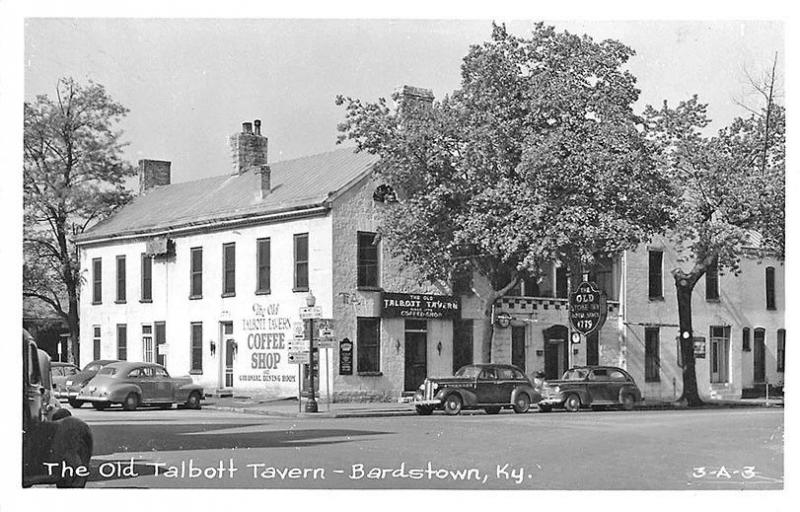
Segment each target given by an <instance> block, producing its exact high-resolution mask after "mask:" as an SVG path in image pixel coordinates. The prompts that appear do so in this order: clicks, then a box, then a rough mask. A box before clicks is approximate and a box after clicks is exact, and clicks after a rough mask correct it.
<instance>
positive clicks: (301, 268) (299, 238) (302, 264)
mask: <svg viewBox="0 0 800 512" xmlns="http://www.w3.org/2000/svg"><path fill="white" fill-rule="evenodd" d="M294 291H296V292H307V291H308V233H300V234H297V235H294Z"/></svg>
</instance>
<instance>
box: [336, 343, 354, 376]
mask: <svg viewBox="0 0 800 512" xmlns="http://www.w3.org/2000/svg"><path fill="white" fill-rule="evenodd" d="M339 375H353V342H352V341H350V340H349V339H347V338H345V339H343V340H342V341H340V342H339Z"/></svg>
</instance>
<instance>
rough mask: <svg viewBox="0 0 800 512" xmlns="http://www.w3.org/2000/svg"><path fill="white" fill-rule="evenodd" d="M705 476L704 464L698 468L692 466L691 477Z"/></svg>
mask: <svg viewBox="0 0 800 512" xmlns="http://www.w3.org/2000/svg"><path fill="white" fill-rule="evenodd" d="M704 476H706V468H705V466H703V467H699V468H692V477H693V478H703V477H704Z"/></svg>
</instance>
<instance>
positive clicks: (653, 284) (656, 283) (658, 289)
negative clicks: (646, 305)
mask: <svg viewBox="0 0 800 512" xmlns="http://www.w3.org/2000/svg"><path fill="white" fill-rule="evenodd" d="M648 255H649V256H648V259H649V270H648V288H647V289H648V292H647V295H648V297H649V298H651V299H663V298H664V282H663V281H664V276H663V273H662V265H663V261H664V252H663V251H649V252H648Z"/></svg>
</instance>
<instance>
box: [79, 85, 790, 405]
mask: <svg viewBox="0 0 800 512" xmlns="http://www.w3.org/2000/svg"><path fill="white" fill-rule="evenodd" d="M403 91H404V92H407V93H409V94H411V96H412V98H411V99H412V100H413V101H430V99H431V98H432V96H431V95H430V93H429V92H427V93H426V92H425V91H424V90H420V89H415V88H406V89H404V90H403ZM420 91H421V92H420ZM423 93H424V94H423ZM260 130H261V127H260V122H259V121H255V123H252V124H251V123H244V124H243V126H242V130H241V132H239V133H236V134H234V135H233V136H232V137H231V150H232V168H231V170H230V171H228V172H227V173H225V174H222V175H220V176H216V177H213V178H206V179H201V180H196V181H190V182H185V183H174V184H173V183H171V180H170V175H171V166H170V163H169V162H166V161H155V160H142V161H140V162H139V182H140V194H139V196H138V197H137V198H136V199H135V200H134V201H133V202H132V203H131V204H129V205H127V206H126V207H124V208H122V209H121V210H120V211H119V212H117V213H116V214H115V215H114V216H112V217H111V218H109V219H108V220H106V221H104V222H102V223H100V224H98V225H96V226H94V227H93V228H92V229H90V230H88V231H87V232H86V233H85V234H84V235H83V236H82V237H81V238H80V240H79V242H78V244H79V247H80V257H81V269H82V272H83V275H84V276H85V278H86V283H87V284H86V287H85V288H84V290H83V293H82V294H81V305H80V306H81V333H82V337H81V350H80V354H81V364H86V363H87V362H89V361H91V360H93V359H101V358H103V359H106V358H119V359H129V360H142V361H155V362H160V363H161V364H164V365H165V366H166V367H167V369H168V370H169V371H170V372H171V373H173V374H186V373H188V374H191V375H192V377H193V379H194V380H195V381H196V382H197V383H200V384H202V385H203V386H204V387H205V388H206V391H207V392H208V393H234V394H237V395H247V396H271V397H291V396H297V394H298V390H299V388H301V387H302V388H305V389H307V388H308V387H309V383H308V376H309V371H310V370H309V368H310V366H309V365H308V364H300V365H298V364H293V363H292V362H291V361H290V358H293V357H297V354H296V352H297V347H298V346H299V347H302V345H303V343H302V342H301V341H300V338H303V337H305V338H307V336H308V331H307V327H308V326H307V325H306V324H304V322H303V321H302V320H301V318H300V309H301V308H303V307H307V306H308V304H309V299H310V296H311V295H313V298H314V300H313V301H314V305H315V306H316V307H319V308H320V310H321V316H322V318H323V319H324V320H322V321H316V322H315V323H316V326H317V327H323V328H325V330H326V332H319V331H318V329H317V328H315V329H314V331H315V332H317V333H318V334H319V335H323V337H329V336H330V335H331V334H332V340H328V341H323V348H321V349H320V350H319V351H318V353H317V356H316V357H317V359H316V361H317V366H318V368H319V369H318V379H317V386H318V390H319V393H320V395H321V397H322V398H323V399H326V398H327V397H328V396H330V397H331V398H332V399H334V400H383V399H392V400H394V399H397V398H398V397H399V396H401V395H402V394H403V393H404V392H408V391H411V390H413V389H415V388H416V387H417V386H418V385H419V384H420V383H421V382H422V380H424V378H425V377H426V376H434V375H447V374H451V373H452V372H453V371H454V369H457V368H458V367H460V366H461V365H463V364H467V363H471V362H480V360H481V353H482V347H481V346H480V342H479V340H481V339H482V335H483V331H482V329H483V328H484V327H483V325H484V324H483V321H482V319H483V315H482V312H481V304H480V300H479V296H478V295H479V294H480V293H481V290H482V289H484V288H482V287H485V283H482V282H481V281H480V279H475V280H474V282H473V283H472V284H471V285H470V286H466V287H464V286H461V287H460V288H458V287H457V288H456V289H455V290H453V289H452V288H451V286H450V284H443V283H438V284H435V283H431V284H428V285H420V284H419V283H418V280H417V273H416V272H415V270H414V269H413V268H407V267H405V266H404V265H403V264H402V262H401V261H399V260H397V259H393V258H391V257H389V252H388V250H387V248H386V247H385V243H384V242H381V241H379V240H378V239H377V237H376V236H375V233H376V231H377V223H378V213H379V211H380V210H381V209H385V208H391V207H392V202H393V201H394V200H395V198H394V195H393V192H392V191H391V189H389V188H388V187H386V186H385V185H384V184H382V183H378V182H376V181H375V180H374V179H373V176H372V167H373V165H374V164H375V162H376V159H375V157H373V156H371V155H367V154H364V153H354V152H353V151H352V150H351V149H340V150H338V151H334V152H330V153H324V154H320V155H313V156H309V157H305V158H298V159H295V160H289V161H283V162H269V160H268V151H267V148H268V141H267V138H266V137H264V136H263V135H262V134H261V133H260ZM675 260H676V256H675V254H674V251H672V250H671V249H670V247H669V245H668V244H666V243H665V242H663V241H656V242H654V243H653V244H650V245H647V246H642V247H640V248H638V249H637V250H635V251H628V252H626V253H624V254H622V255H620V256H619V257H618V258H616V259H614V260H609V261H607V262H604V263H603V264H602V265H601V266H600V267H599V270H598V271H596V272H594V273H593V274H592V275H591V276H590V278H591V279H592V280H593V281H595V282H597V283H598V285H599V286H600V288H601V289H603V290H604V291H605V292H606V295H607V299H608V301H607V309H608V311H607V315H606V321H605V323H604V324H603V326H602V328H601V329H600V330H599V332H597V333H595V334H593V335H590V336H589V337H587V338H582V339H581V342H580V343H577V344H572V343H571V342H570V336H569V334H570V328H569V321H568V311H567V302H568V301H567V286H566V273H565V272H564V270H563V269H562V268H560V267H559V266H558V265H556V264H554V265H553V266H552V268H551V269H550V272H549V273H548V275H547V277H546V278H545V279H543V280H542V281H541V282H537V283H532V282H523V283H521V284H520V285H519V286H518V287H517V288H516V289H514V290H512V291H511V292H510V293H509V294H508V296H506V297H503V298H501V299H500V300H499V301H498V303H497V304H496V307H495V311H496V314H497V315H498V316H499V315H501V314H502V315H503V317H504V319H505V321H504V322H498V323H496V324H495V325H494V339H493V343H492V353H491V358H492V360H493V361H495V362H511V363H514V364H516V365H518V366H520V367H521V368H523V369H524V370H525V371H526V373H528V374H531V373H533V372H535V371H544V372H545V373H546V374H547V376H548V377H550V378H554V377H557V376H558V375H560V374H561V373H562V372H563V371H564V370H565V369H566V368H567V367H568V366H569V365H575V364H598V363H599V364H611V365H616V366H621V367H624V368H627V369H628V371H630V372H631V374H632V375H633V376H634V377H635V379H636V381H637V383H639V385H640V387H641V388H642V391H643V393H644V395H645V397H647V398H650V399H672V398H674V397H676V396H678V395H679V394H680V387H681V376H680V368H679V367H678V360H677V351H676V336H677V334H678V332H677V331H678V328H677V318H678V315H677V307H676V299H675V296H674V287H673V285H672V283H671V276H670V275H669V270H670V269H671V268H673V267H674V266H675V265H676V262H675ZM742 270H743V271H742V273H741V274H740V275H738V276H733V275H724V276H720V277H719V278H718V279H716V280H714V279H713V278H709V279H710V280H711V281H709V280H707V282H709V284H708V285H707V286H708V287H707V288H706V289H704V287H703V283H702V282H701V283H699V284H698V287H697V290H696V291H695V300H694V303H693V305H694V311H695V315H694V327H695V332H696V334H697V336H698V337H703V338H704V339H703V340H702V343H701V342H700V341H701V340H699V339H698V356H699V357H700V358H699V359H698V360H697V362H698V365H697V375H698V382H699V386H700V392H701V395H702V396H704V397H706V398H714V397H725V398H727V397H736V396H741V394H742V390H743V389H750V388H755V387H757V386H758V385H764V384H766V383H767V382H769V383H770V384H773V385H782V383H783V365H784V362H783V361H784V357H783V354H784V350H785V349H784V347H785V330H784V328H783V327H784V323H783V322H784V299H783V297H784V272H783V264H782V262H779V261H775V260H759V259H756V258H755V257H754V258H747V259H745V261H744V262H743V268H742ZM712 275H716V274H715V273H712ZM714 281H715V282H714ZM476 292H477V293H476ZM331 331H332V332H331Z"/></svg>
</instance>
